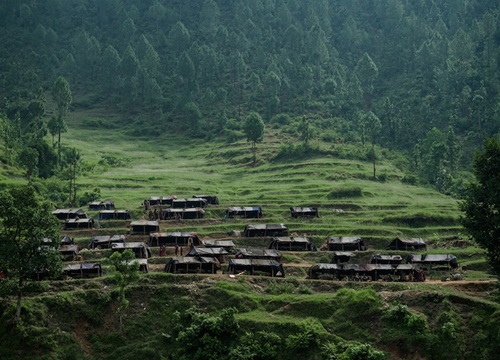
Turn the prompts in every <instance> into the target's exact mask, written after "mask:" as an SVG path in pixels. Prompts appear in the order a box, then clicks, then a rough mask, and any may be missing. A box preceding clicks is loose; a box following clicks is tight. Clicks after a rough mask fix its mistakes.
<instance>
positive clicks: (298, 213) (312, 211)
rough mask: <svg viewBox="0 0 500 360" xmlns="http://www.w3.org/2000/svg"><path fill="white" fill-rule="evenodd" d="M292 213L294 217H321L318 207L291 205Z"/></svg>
mask: <svg viewBox="0 0 500 360" xmlns="http://www.w3.org/2000/svg"><path fill="white" fill-rule="evenodd" d="M290 214H291V215H292V217H293V218H298V217H319V214H318V208H317V207H291V208H290Z"/></svg>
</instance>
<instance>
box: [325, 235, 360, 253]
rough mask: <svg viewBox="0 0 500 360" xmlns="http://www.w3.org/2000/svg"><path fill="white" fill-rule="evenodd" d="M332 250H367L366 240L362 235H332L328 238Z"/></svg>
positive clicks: (329, 248)
mask: <svg viewBox="0 0 500 360" xmlns="http://www.w3.org/2000/svg"><path fill="white" fill-rule="evenodd" d="M327 245H328V250H330V251H356V250H366V246H365V242H364V240H363V239H362V238H360V237H347V236H331V237H329V238H328V239H327Z"/></svg>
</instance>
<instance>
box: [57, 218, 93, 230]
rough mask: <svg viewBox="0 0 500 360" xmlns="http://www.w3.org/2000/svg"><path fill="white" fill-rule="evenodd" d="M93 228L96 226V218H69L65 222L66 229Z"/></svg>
mask: <svg viewBox="0 0 500 360" xmlns="http://www.w3.org/2000/svg"><path fill="white" fill-rule="evenodd" d="M92 228H94V219H86V218H85V219H67V220H66V221H65V222H64V230H75V229H92Z"/></svg>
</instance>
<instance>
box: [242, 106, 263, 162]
mask: <svg viewBox="0 0 500 360" xmlns="http://www.w3.org/2000/svg"><path fill="white" fill-rule="evenodd" d="M244 131H245V135H246V138H247V141H250V142H251V143H252V153H253V162H254V164H255V161H256V156H257V155H256V152H257V145H256V144H257V143H258V142H261V141H262V140H263V139H264V121H263V120H262V118H261V117H260V115H259V114H258V113H256V112H251V113H250V114H248V116H247V117H246V119H245V124H244Z"/></svg>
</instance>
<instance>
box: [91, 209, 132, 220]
mask: <svg viewBox="0 0 500 360" xmlns="http://www.w3.org/2000/svg"><path fill="white" fill-rule="evenodd" d="M131 218H132V216H131V215H130V212H129V211H128V210H101V211H99V221H101V220H130V219H131Z"/></svg>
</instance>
